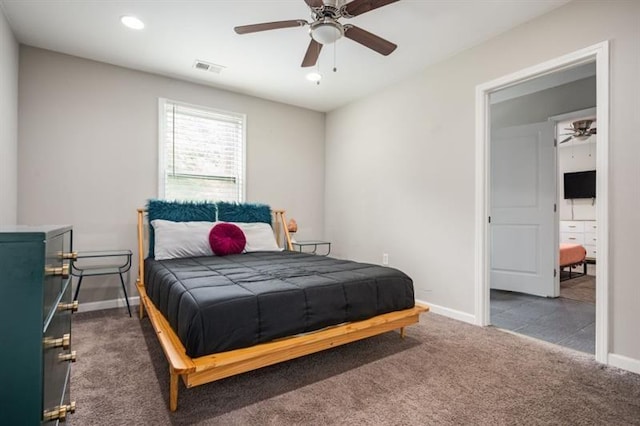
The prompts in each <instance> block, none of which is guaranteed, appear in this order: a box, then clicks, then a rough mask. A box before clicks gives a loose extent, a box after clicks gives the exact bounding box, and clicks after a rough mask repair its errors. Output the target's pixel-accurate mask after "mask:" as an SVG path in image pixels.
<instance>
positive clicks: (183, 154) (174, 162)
mask: <svg viewBox="0 0 640 426" xmlns="http://www.w3.org/2000/svg"><path fill="white" fill-rule="evenodd" d="M163 119H164V126H163V128H164V135H162V137H163V138H164V198H166V199H173V200H220V201H237V202H242V201H244V199H243V198H244V167H245V165H244V126H245V118H244V116H243V115H241V114H235V113H223V112H218V111H212V110H209V109H206V108H198V107H195V106H187V105H183V104H178V103H175V102H171V101H164V111H163Z"/></svg>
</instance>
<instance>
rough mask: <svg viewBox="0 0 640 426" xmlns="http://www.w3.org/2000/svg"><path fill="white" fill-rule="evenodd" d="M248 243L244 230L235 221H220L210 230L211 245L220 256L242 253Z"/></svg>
mask: <svg viewBox="0 0 640 426" xmlns="http://www.w3.org/2000/svg"><path fill="white" fill-rule="evenodd" d="M246 244H247V238H246V237H245V236H244V232H242V229H240V228H238V227H237V226H236V225H234V224H233V223H218V224H217V225H215V226H214V227H213V228H211V231H209V245H210V246H211V250H213V252H214V253H215V254H216V255H218V256H226V255H228V254H240V253H242V250H244V246H245V245H246Z"/></svg>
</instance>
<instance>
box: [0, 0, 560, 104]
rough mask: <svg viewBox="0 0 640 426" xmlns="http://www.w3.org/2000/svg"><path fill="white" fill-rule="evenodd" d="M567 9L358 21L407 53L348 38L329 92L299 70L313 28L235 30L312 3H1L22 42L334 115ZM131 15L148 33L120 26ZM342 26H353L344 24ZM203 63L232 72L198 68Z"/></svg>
mask: <svg viewBox="0 0 640 426" xmlns="http://www.w3.org/2000/svg"><path fill="white" fill-rule="evenodd" d="M567 2H568V0H456V1H452V0H423V1H419V0H401V1H399V2H397V3H394V4H390V5H387V6H384V7H382V8H379V9H376V10H374V11H371V12H368V13H366V14H363V15H360V16H357V17H355V18H353V19H350V20H349V23H352V24H354V25H357V26H359V27H362V28H364V29H366V30H368V31H370V32H373V33H375V34H377V35H379V36H381V37H383V38H385V39H387V40H389V41H392V42H394V43H396V44H397V45H398V49H397V50H396V51H395V52H393V53H392V54H391V55H390V56H387V57H384V56H381V55H379V54H378V53H376V52H374V51H372V50H369V49H367V48H365V47H363V46H361V45H359V44H357V43H355V42H353V41H351V40H349V39H341V40H339V41H338V43H336V48H337V51H336V57H337V60H336V64H337V67H338V72H337V73H333V72H332V71H331V69H332V68H333V56H334V52H333V48H332V46H326V47H325V48H324V49H323V51H322V53H321V55H320V61H319V64H320V72H321V74H323V80H322V82H321V84H320V85H319V86H318V85H315V84H314V83H311V82H309V81H307V80H306V79H305V75H306V73H307V72H309V69H308V68H306V69H305V68H301V67H300V63H301V62H302V58H303V56H304V53H305V51H306V48H307V45H308V44H309V35H308V30H307V28H306V27H305V28H288V29H280V30H273V31H266V32H261V33H254V34H247V35H237V34H236V33H235V32H234V31H233V27H234V26H236V25H246V24H254V23H261V22H270V21H280V20H289V19H306V20H307V21H310V13H309V8H308V7H307V5H306V4H305V3H304V1H303V0H278V1H277V0H273V1H270V0H253V1H252V0H233V1H223V0H208V1H205V0H181V1H167V0H162V1H161V0H157V1H150V0H144V1H143V0H138V1H135V0H128V1H113V0H85V1H80V0H28V1H24V0H0V5H2V7H3V9H4V12H5V15H6V16H7V19H8V21H9V24H10V26H11V28H12V29H13V31H14V33H15V35H16V38H17V39H18V41H19V42H21V43H23V44H27V45H30V46H36V47H40V48H44V49H50V50H54V51H57V52H62V53H67V54H70V55H75V56H80V57H84V58H89V59H94V60H97V61H102V62H107V63H111V64H115V65H120V66H124V67H128V68H134V69H138V70H142V71H148V72H153V73H157V74H162V75H167V76H172V77H175V78H179V79H184V80H189V81H194V82H198V83H202V84H207V85H211V86H216V87H222V88H227V89H230V90H233V91H236V92H240V93H246V94H250V95H254V96H259V97H262V98H266V99H271V100H275V101H280V102H285V103H289V104H292V105H297V106H301V107H306V108H310V109H314V110H318V111H330V110H332V109H334V108H337V107H339V106H341V105H344V104H346V103H348V102H350V101H352V100H355V99H357V98H360V97H362V96H365V95H367V94H369V93H372V92H374V91H376V90H379V89H381V88H383V87H385V86H388V85H390V84H391V83H393V82H395V81H399V80H401V79H403V78H405V77H407V76H409V75H412V74H414V73H416V72H418V71H420V70H421V69H424V68H425V67H427V66H428V65H430V64H433V63H435V62H438V61H441V60H443V59H445V58H447V57H450V56H452V55H453V54H455V53H457V52H460V51H461V50H464V49H467V48H469V47H471V46H474V45H477V44H479V43H481V42H483V41H484V40H487V39H489V38H491V37H493V36H495V35H497V34H499V33H502V32H504V31H506V30H508V29H510V28H513V27H515V26H517V25H520V24H521V23H523V22H526V21H528V20H531V19H533V18H535V17H536V16H539V15H542V14H544V13H547V12H549V11H551V10H552V9H554V8H556V7H558V6H560V5H562V4H564V3H567ZM127 14H132V15H135V16H137V17H139V18H140V19H142V20H143V21H144V23H145V24H146V28H145V29H144V30H142V31H134V30H130V29H127V28H125V27H124V26H122V24H121V23H120V17H121V16H123V15H127ZM342 21H343V23H344V21H346V20H344V19H343V20H342ZM196 59H199V60H203V61H207V62H212V63H214V64H220V65H223V66H224V67H226V68H225V69H224V70H223V71H222V73H221V74H213V73H209V72H206V71H200V70H196V69H194V68H193V64H194V61H195V60H196Z"/></svg>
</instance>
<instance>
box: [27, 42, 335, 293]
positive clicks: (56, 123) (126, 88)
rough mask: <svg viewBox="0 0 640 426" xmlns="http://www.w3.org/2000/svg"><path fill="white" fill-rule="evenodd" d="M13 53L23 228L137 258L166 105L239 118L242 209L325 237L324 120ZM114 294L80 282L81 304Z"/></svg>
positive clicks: (49, 56) (67, 59)
mask: <svg viewBox="0 0 640 426" xmlns="http://www.w3.org/2000/svg"><path fill="white" fill-rule="evenodd" d="M20 50H21V51H20V91H19V97H20V105H19V113H20V120H19V123H20V124H19V126H20V128H19V130H20V132H19V134H20V143H19V179H18V186H19V196H18V221H19V222H20V223H22V224H40V223H70V224H72V225H73V226H74V240H75V248H76V249H78V250H91V249H117V248H129V249H132V250H134V248H135V247H136V228H135V224H136V208H138V207H143V206H144V204H145V202H146V200H147V199H148V198H152V197H156V196H157V189H158V183H157V176H158V173H157V167H158V166H157V164H158V156H157V152H158V118H157V117H158V98H159V97H166V98H169V99H173V100H177V101H183V102H188V103H192V104H196V105H205V106H208V107H212V108H218V109H223V110H228V111H234V112H239V113H245V114H246V115H247V200H248V201H253V202H265V203H268V204H270V205H271V206H272V207H274V208H284V209H287V212H288V215H289V217H295V218H296V219H297V221H298V224H299V235H300V237H301V238H304V237H305V236H306V237H308V238H311V237H316V238H319V237H322V235H323V233H324V229H323V227H324V217H323V215H324V211H323V204H324V129H325V115H324V114H323V113H319V112H314V111H310V110H305V109H301V108H297V107H293V106H288V105H284V104H279V103H275V102H270V101H266V100H262V99H258V98H254V97H251V96H245V95H239V94H235V93H231V92H228V91H224V90H218V89H215V88H211V87H207V86H201V85H197V84H193V83H188V82H183V81H178V80H174V79H170V78H166V77H161V76H157V75H152V74H148V73H144V72H139V71H133V70H129V69H125V68H120V67H116V66H112V65H107V64H104V63H99V62H94V61H90V60H86V59H80V58H77V57H72V56H67V55H62V54H58V53H54V52H51V51H46V50H41V49H36V48H32V47H26V46H22V48H21V49H20ZM136 270H137V268H133V270H132V273H131V283H133V282H135V273H136ZM118 283H119V281H118V279H117V277H111V278H108V277H107V278H92V279H87V280H85V281H84V282H83V289H82V291H81V294H80V301H81V303H82V302H84V301H95V300H108V299H114V298H117V297H119V290H118V286H119V284H118ZM131 287H132V286H131Z"/></svg>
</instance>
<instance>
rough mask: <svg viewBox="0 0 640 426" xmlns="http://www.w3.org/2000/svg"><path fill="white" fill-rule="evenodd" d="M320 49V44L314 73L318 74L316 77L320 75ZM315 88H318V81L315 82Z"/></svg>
mask: <svg viewBox="0 0 640 426" xmlns="http://www.w3.org/2000/svg"><path fill="white" fill-rule="evenodd" d="M321 48H322V45H321V44H318V60H317V61H316V72H317V73H318V75H321V74H320V49H321ZM316 86H320V79H318V81H316Z"/></svg>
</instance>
